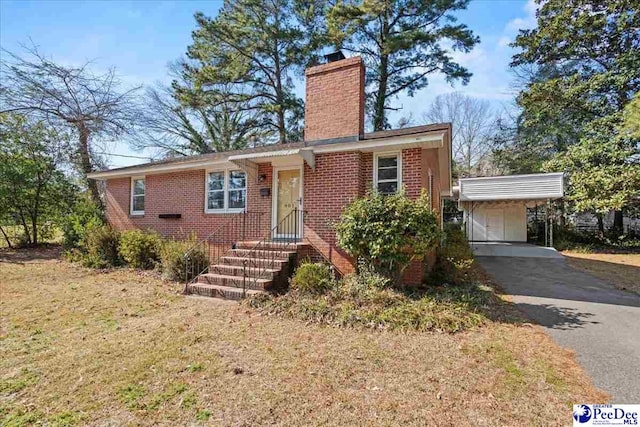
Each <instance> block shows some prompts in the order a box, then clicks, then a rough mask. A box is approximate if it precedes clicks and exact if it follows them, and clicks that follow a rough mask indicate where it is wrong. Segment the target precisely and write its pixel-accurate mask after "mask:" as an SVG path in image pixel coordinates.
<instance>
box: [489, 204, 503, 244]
mask: <svg viewBox="0 0 640 427" xmlns="http://www.w3.org/2000/svg"><path fill="white" fill-rule="evenodd" d="M485 230H486V232H487V237H486V239H487V240H489V241H494V240H504V210H502V209H487V216H486V223H485Z"/></svg>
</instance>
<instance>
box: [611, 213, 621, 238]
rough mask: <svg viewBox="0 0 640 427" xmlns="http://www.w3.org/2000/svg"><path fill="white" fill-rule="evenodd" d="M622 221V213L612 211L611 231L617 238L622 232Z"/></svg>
mask: <svg viewBox="0 0 640 427" xmlns="http://www.w3.org/2000/svg"><path fill="white" fill-rule="evenodd" d="M623 219H624V216H623V214H622V211H613V228H612V229H611V231H613V232H614V234H615V235H616V236H619V235H621V234H622V233H623V232H624V222H623Z"/></svg>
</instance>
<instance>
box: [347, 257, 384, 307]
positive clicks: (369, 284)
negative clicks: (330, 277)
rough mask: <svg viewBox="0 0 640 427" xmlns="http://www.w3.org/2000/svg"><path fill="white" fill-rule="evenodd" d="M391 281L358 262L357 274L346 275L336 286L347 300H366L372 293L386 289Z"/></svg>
mask: <svg viewBox="0 0 640 427" xmlns="http://www.w3.org/2000/svg"><path fill="white" fill-rule="evenodd" d="M390 284H391V281H390V280H389V279H388V278H387V277H385V276H382V275H381V274H379V273H377V272H376V271H375V270H374V269H373V267H372V266H370V265H368V264H367V263H366V262H364V261H363V260H358V272H357V273H354V274H348V275H346V276H345V277H344V278H343V279H342V280H341V281H340V282H339V284H338V289H339V291H340V293H342V294H343V295H346V296H348V297H349V298H368V297H369V296H370V295H371V294H372V293H376V292H377V291H380V290H382V289H385V288H388V287H389V286H390Z"/></svg>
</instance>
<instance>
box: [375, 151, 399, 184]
mask: <svg viewBox="0 0 640 427" xmlns="http://www.w3.org/2000/svg"><path fill="white" fill-rule="evenodd" d="M391 156H397V157H398V179H397V181H398V191H400V189H401V188H402V151H387V152H383V153H374V154H373V189H374V190H375V191H378V158H379V157H391ZM394 181H396V180H391V179H383V180H382V181H381V182H394Z"/></svg>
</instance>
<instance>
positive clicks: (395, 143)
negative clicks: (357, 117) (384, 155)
mask: <svg viewBox="0 0 640 427" xmlns="http://www.w3.org/2000/svg"><path fill="white" fill-rule="evenodd" d="M444 134H445V132H429V133H425V134H416V135H404V136H395V137H389V138H379V139H371V140H364V141H355V142H344V143H335V144H325V145H314V146H312V148H313V152H314V153H316V154H321V153H337V152H341V151H379V150H390V149H396V150H397V149H403V148H413V147H422V148H440V147H442V146H443V144H444Z"/></svg>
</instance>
